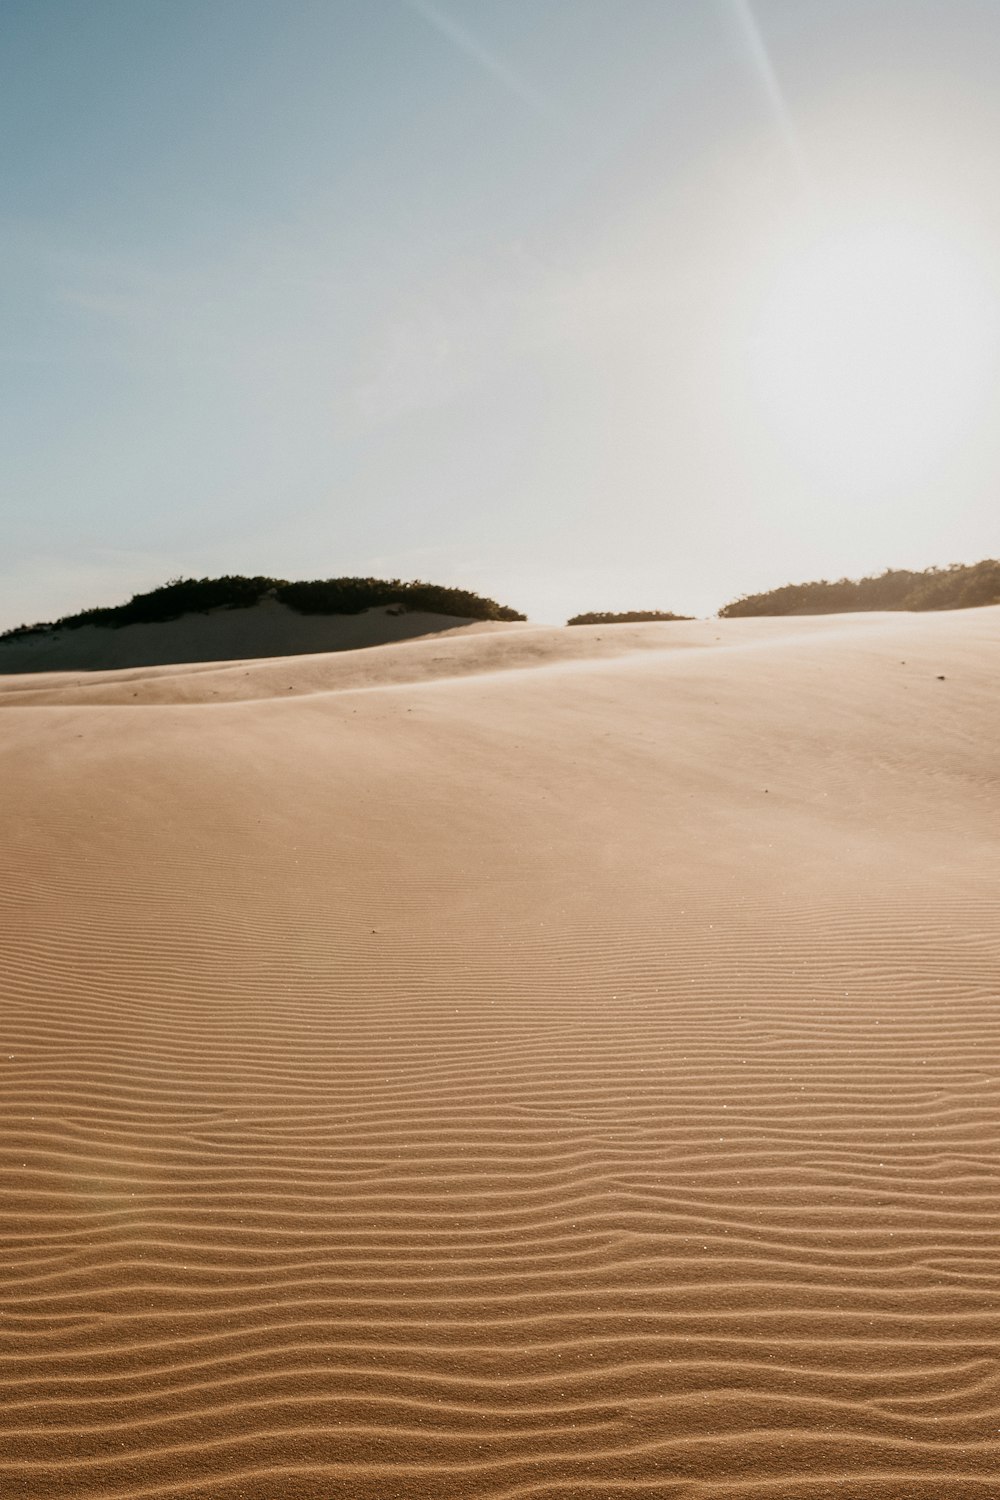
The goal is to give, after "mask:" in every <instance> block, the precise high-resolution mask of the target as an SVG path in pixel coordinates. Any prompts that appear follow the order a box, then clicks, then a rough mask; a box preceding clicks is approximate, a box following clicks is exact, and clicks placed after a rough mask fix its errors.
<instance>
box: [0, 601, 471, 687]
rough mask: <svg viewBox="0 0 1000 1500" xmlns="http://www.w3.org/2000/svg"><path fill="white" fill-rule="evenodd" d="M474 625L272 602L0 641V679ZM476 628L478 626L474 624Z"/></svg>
mask: <svg viewBox="0 0 1000 1500" xmlns="http://www.w3.org/2000/svg"><path fill="white" fill-rule="evenodd" d="M473 623H474V622H473V621H471V620H468V619H466V618H464V617H459V616H456V615H438V614H429V613H427V611H425V610H404V611H402V612H401V613H397V611H396V608H395V607H394V606H392V605H390V606H388V607H387V606H385V605H379V606H378V607H376V608H374V609H366V610H362V612H361V613H360V614H357V615H303V614H299V612H298V611H297V610H294V609H289V607H288V605H287V604H281V603H280V602H279V601H278V600H277V599H271V598H264V599H261V600H260V601H259V602H258V603H257V604H254V605H250V606H248V607H247V608H245V609H230V608H228V607H223V608H218V609H209V610H205V611H203V612H201V613H192V614H187V615H182V616H181V617H180V619H177V620H162V621H156V622H151V623H149V624H139V625H122V626H116V627H113V628H112V627H111V626H107V625H81V626H79V627H78V628H77V629H75V630H69V629H63V630H47V631H44V632H42V633H41V634H39V635H23V636H8V637H6V638H5V639H0V675H3V674H6V673H10V672H64V671H65V672H92V671H101V670H121V669H122V668H126V667H150V666H163V665H165V664H167V665H174V664H176V663H178V662H181V663H188V662H215V661H232V660H234V659H241V660H242V659H244V658H247V657H261V656H295V655H299V654H301V653H307V652H314V651H322V652H327V651H353V650H355V649H357V648H359V647H368V646H380V645H383V644H384V643H385V642H387V641H406V640H410V639H411V638H412V637H414V636H423V635H430V634H434V633H437V632H440V631H447V630H457V629H461V627H462V626H466V627H468V626H470V625H472V624H473ZM476 623H478V624H479V628H480V629H481V628H482V625H483V622H476Z"/></svg>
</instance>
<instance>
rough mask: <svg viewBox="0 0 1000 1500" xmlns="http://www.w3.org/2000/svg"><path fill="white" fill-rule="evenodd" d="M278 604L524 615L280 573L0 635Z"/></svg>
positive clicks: (429, 593)
mask: <svg viewBox="0 0 1000 1500" xmlns="http://www.w3.org/2000/svg"><path fill="white" fill-rule="evenodd" d="M272 591H273V593H274V595H275V597H276V598H277V599H279V600H280V601H281V602H282V603H283V604H287V605H288V606H289V607H290V608H291V609H294V610H297V611H298V612H299V613H300V614H305V615H356V614H360V613H361V612H362V610H366V609H372V608H373V607H374V606H376V605H380V604H400V605H402V606H403V607H404V608H406V609H419V610H427V611H429V612H432V613H434V614H441V615H464V616H466V617H468V618H470V619H474V620H523V619H524V618H525V617H524V615H522V614H518V612H517V611H516V610H513V609H510V608H508V607H507V606H506V605H501V604H497V603H496V602H495V601H494V600H493V599H481V598H480V597H479V595H478V594H471V593H468V592H467V591H466V590H465V589H449V588H442V587H440V586H439V585H437V584H433V583H422V582H419V581H415V582H413V583H403V582H401V581H400V579H398V578H394V579H390V580H386V579H383V578H318V579H314V580H313V581H312V582H311V583H287V582H286V581H285V580H284V579H282V578H265V577H262V576H257V577H254V578H243V577H241V576H240V575H239V574H228V573H227V574H226V575H225V576H224V577H222V578H172V579H171V580H170V581H169V582H168V583H165V584H163V585H162V586H161V587H160V588H157V589H150V590H149V592H148V593H145V594H133V595H132V598H131V599H129V601H128V603H127V604H116V605H111V606H109V607H107V608H97V609H84V610H81V611H80V612H79V613H78V614H73V615H63V617H62V618H61V619H59V620H55V621H53V622H51V623H47V624H38V625H17V626H15V627H14V629H13V630H7V631H4V632H2V633H0V640H10V639H13V638H16V637H22V636H28V635H41V634H43V633H44V632H46V631H50V630H79V629H80V627H81V626H83V625H103V626H109V627H111V628H119V627H121V626H122V625H136V624H140V623H152V622H157V621H162V620H177V619H180V617H181V616H182V615H188V614H197V613H204V612H205V611H207V610H210V609H220V608H223V609H246V608H248V607H249V606H250V605H253V604H256V603H257V602H258V600H260V599H262V598H263V596H264V595H265V594H266V593H269V592H272Z"/></svg>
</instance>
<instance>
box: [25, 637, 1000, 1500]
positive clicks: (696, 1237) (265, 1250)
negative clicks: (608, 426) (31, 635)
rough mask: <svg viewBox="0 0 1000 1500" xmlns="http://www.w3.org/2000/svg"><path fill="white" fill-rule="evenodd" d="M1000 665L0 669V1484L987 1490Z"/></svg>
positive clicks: (720, 661) (49, 1499)
mask: <svg viewBox="0 0 1000 1500" xmlns="http://www.w3.org/2000/svg"><path fill="white" fill-rule="evenodd" d="M998 667H1000V610H978V611H965V612H963V613H960V614H950V615H936V616H927V615H918V616H856V615H854V616H849V617H834V618H826V619H801V620H782V621H777V620H746V621H728V622H721V623H717V622H702V623H695V624H690V625H677V626H672V625H649V626H637V627H632V628H627V629H626V628H621V629H613V628H612V629H608V628H601V627H592V628H589V629H579V630H573V631H556V630H552V631H546V630H535V629H524V628H523V627H522V628H521V629H516V628H515V629H514V630H511V631H508V632H502V631H499V632H498V631H493V632H485V633H483V632H479V633H475V632H474V633H471V634H469V633H464V634H463V633H459V634H458V635H455V634H450V635H449V636H448V637H446V638H443V639H428V640H423V641H415V642H410V643H404V644H400V645H392V646H384V647H381V648H379V649H378V650H372V651H365V652H358V653H355V654H353V655H351V656H321V657H319V656H317V657H310V658H304V659H303V658H300V659H288V660H282V661H270V662H263V663H253V662H243V663H239V664H235V663H234V664H229V665H226V666H222V667H214V668H198V667H194V668H188V669H170V668H166V667H165V668H162V669H160V670H159V671H148V672H132V673H121V674H92V675H91V676H89V677H87V678H86V679H85V680H80V679H77V678H74V677H72V676H70V675H65V676H61V677H55V678H51V679H48V678H30V677H17V678H8V679H7V680H6V681H5V682H4V683H3V684H2V687H3V689H4V690H3V691H2V692H0V745H2V759H0V778H2V780H0V784H2V786H3V789H4V794H5V795H4V807H5V815H4V816H5V827H4V829H3V837H2V839H0V901H2V919H3V920H2V948H0V960H2V966H0V985H2V1017H3V1026H2V1042H3V1045H2V1051H0V1068H2V1070H3V1071H2V1078H3V1095H4V1101H5V1103H4V1110H5V1123H6V1131H7V1134H6V1142H5V1150H4V1157H3V1168H4V1171H3V1179H2V1180H3V1186H4V1190H5V1201H4V1205H3V1208H4V1212H3V1217H2V1220H0V1302H2V1309H3V1315H2V1319H0V1395H2V1406H0V1421H2V1423H3V1425H4V1427H5V1429H6V1431H5V1435H4V1440H3V1442H2V1443H0V1493H2V1494H3V1495H4V1496H6V1495H10V1496H11V1497H16V1500H84V1497H86V1500H109V1497H129V1500H139V1497H143V1500H145V1497H153V1496H156V1497H162V1500H174V1497H176V1500H181V1497H184V1500H195V1497H197V1500H418V1497H419V1500H459V1497H487V1496H489V1497H491V1500H500V1497H504V1500H513V1497H517V1500H522V1497H524V1500H526V1497H529V1496H530V1497H532V1500H556V1497H560V1500H567V1497H581V1500H626V1497H628V1500H632V1497H636V1496H657V1497H659V1496H663V1497H668V1500H827V1497H834V1496H835V1497H843V1500H995V1497H996V1496H997V1494H998V1493H1000V1366H998V1335H1000V1255H998V1250H1000V1169H998V1164H997V1144H998V1135H1000V1013H998V1004H1000V1001H998V985H997V977H998V958H1000V923H998V915H997V889H998V885H997V880H998V873H1000V871H998V859H997V853H998V833H997V810H998V751H997V746H998V743H1000V692H998V689H997V683H998V680H1000V676H998ZM941 676H943V678H944V680H943V681H942V680H939V679H940V677H941Z"/></svg>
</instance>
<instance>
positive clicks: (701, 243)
mask: <svg viewBox="0 0 1000 1500" xmlns="http://www.w3.org/2000/svg"><path fill="white" fill-rule="evenodd" d="M998 78H1000V5H996V4H992V3H986V0H752V3H751V0H280V3H278V0H146V3H143V4H137V3H135V0H87V3H80V0H6V4H5V5H4V6H3V8H2V11H0V142H2V147H0V149H2V151H3V153H4V194H3V200H2V211H0V213H2V217H0V254H2V262H3V278H2V282H0V307H2V343H0V379H2V381H3V400H2V406H0V411H2V417H0V421H2V432H0V486H2V488H0V504H2V513H3V521H4V526H3V533H4V548H3V554H2V557H0V625H10V624H17V623H18V622H19V621H21V620H35V619H39V618H49V617H51V616H53V615H55V614H58V613H61V612H64V611H66V610H69V609H74V608H78V607H82V606H86V605H89V604H98V603H101V604H103V603H115V602H118V601H120V600H121V599H124V598H126V597H127V596H128V595H129V594H130V593H132V592H133V591H134V590H136V589H140V588H146V587H151V586H153V585H155V584H157V583H161V582H163V581H164V580H165V579H166V578H167V577H169V576H173V575H176V574H179V573H185V574H199V575H200V574H206V573H219V572H244V573H250V572H263V573H270V574H276V575H281V576H285V577H292V578H295V577H316V576H330V575H335V574H344V573H375V574H379V575H397V574H399V575H402V576H405V577H416V576H420V577H425V578H428V579H432V580H433V581H435V582H440V583H453V584H458V585H463V586H467V587H471V588H475V589H478V590H479V591H481V592H483V593H486V594H490V595H492V596H494V597H496V598H498V599H500V600H501V601H502V602H504V603H507V604H512V605H514V606H516V607H519V608H522V609H525V610H526V611H527V612H528V613H529V615H530V616H531V617H532V618H534V619H538V620H553V621H558V620H561V619H564V618H565V617H566V616H567V615H568V614H570V613H575V612H576V611H578V610H585V609H625V608H661V609H674V610H679V611H683V612H685V613H708V612H710V611H713V610H714V609H715V608H717V607H718V606H719V605H721V604H722V603H724V602H725V601H726V600H727V599H730V598H732V597H733V596H734V595H735V594H738V593H741V592H748V591H752V590H756V589H760V588H765V587H769V586H772V585H777V584H780V583H783V582H787V581H790V580H793V579H801V578H807V577H816V576H824V575H825V576H837V575H840V574H842V573H851V574H856V573H860V572H866V571H870V570H873V569H879V568H881V567H883V566H886V565H892V564H898V565H906V566H917V567H923V566H927V565H928V564H931V563H945V562H948V561H952V560H963V561H975V560H977V559H978V558H980V557H984V556H991V555H993V556H995V555H997V553H998V551H1000V539H998V516H1000V509H998V504H997V498H998V495H1000V421H998V417H1000V411H998V405H1000V400H998V397H1000V386H998V370H1000V91H998V90H997V86H996V84H997V79H998Z"/></svg>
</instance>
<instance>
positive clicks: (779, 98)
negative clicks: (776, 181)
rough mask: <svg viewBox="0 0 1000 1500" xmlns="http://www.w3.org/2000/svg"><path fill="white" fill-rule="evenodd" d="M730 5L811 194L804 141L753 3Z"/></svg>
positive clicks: (782, 134)
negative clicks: (783, 89)
mask: <svg viewBox="0 0 1000 1500" xmlns="http://www.w3.org/2000/svg"><path fill="white" fill-rule="evenodd" d="M729 6H730V9H731V10H732V13H733V15H734V17H735V19H736V24H737V26H738V27H739V30H740V35H741V37H742V40H743V43H744V45H745V47H746V50H747V53H748V54H749V58H750V65H751V67H752V69H753V72H754V74H755V75H756V78H757V82H758V83H759V85H760V88H761V91H762V93H763V95H764V98H765V100H766V101H767V106H768V110H769V113H770V115H771V119H772V121H773V123H774V125H775V127H776V129H777V131H778V134H779V136H780V137H781V141H782V144H783V146H784V148H785V152H786V153H787V156H788V159H789V161H790V162H791V164H792V167H793V169H794V171H795V175H796V177H797V178H798V181H799V185H800V187H802V188H803V189H805V190H806V191H807V192H811V190H812V187H813V183H812V178H811V176H810V173H809V169H808V167H807V165H806V159H805V156H804V154H803V151H802V142H801V141H800V139H799V133H798V131H797V130H796V128H795V121H794V120H793V119H792V114H791V111H790V110H789V108H788V103H787V101H786V99H785V95H784V93H783V91H782V87H781V84H780V83H779V81H778V75H777V73H776V72H775V71H774V64H773V63H772V61H771V54H770V53H769V52H768V50H767V43H766V42H765V41H764V37H763V35H762V33H761V29H760V26H759V25H758V24H757V17H756V16H755V14H754V10H753V5H752V4H751V0H729Z"/></svg>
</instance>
